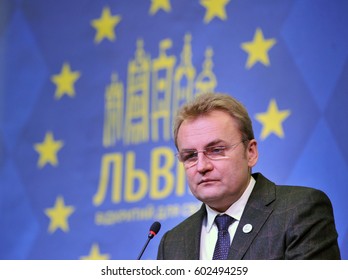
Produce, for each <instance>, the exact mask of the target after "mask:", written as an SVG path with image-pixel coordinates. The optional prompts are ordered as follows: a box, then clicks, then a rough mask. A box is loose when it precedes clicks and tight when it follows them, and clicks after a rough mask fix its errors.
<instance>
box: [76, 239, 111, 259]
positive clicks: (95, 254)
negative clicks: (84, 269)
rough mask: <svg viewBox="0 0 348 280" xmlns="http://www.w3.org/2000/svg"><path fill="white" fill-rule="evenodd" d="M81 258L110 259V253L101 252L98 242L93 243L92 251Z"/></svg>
mask: <svg viewBox="0 0 348 280" xmlns="http://www.w3.org/2000/svg"><path fill="white" fill-rule="evenodd" d="M80 259H81V260H109V259H110V255H109V254H103V255H101V254H100V249H99V245H98V244H97V243H93V245H92V248H91V251H90V252H89V255H88V256H82V257H81V258H80Z"/></svg>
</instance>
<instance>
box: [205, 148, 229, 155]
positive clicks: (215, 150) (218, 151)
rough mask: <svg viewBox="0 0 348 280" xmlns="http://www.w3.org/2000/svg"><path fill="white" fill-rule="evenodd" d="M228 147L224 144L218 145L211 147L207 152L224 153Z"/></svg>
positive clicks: (211, 153)
mask: <svg viewBox="0 0 348 280" xmlns="http://www.w3.org/2000/svg"><path fill="white" fill-rule="evenodd" d="M225 149H226V147H224V146H217V147H211V148H208V149H206V151H207V153H208V154H209V155H223V154H224V152H225Z"/></svg>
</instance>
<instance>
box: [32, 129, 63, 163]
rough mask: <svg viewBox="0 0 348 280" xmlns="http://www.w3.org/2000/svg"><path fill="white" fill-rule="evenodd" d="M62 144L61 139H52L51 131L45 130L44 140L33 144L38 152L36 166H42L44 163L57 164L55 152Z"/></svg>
mask: <svg viewBox="0 0 348 280" xmlns="http://www.w3.org/2000/svg"><path fill="white" fill-rule="evenodd" d="M63 145H64V142H63V141H54V138H53V134H52V132H47V133H46V135H45V139H44V141H43V142H42V143H37V144H35V145H34V149H35V150H36V151H37V152H38V153H39V161H38V166H39V167H40V168H42V167H43V166H45V165H46V163H50V164H51V165H53V166H57V165H58V160H57V153H58V151H59V150H60V149H61V148H62V147H63Z"/></svg>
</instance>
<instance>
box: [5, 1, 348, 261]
mask: <svg viewBox="0 0 348 280" xmlns="http://www.w3.org/2000/svg"><path fill="white" fill-rule="evenodd" d="M347 15H348V2H346V1H344V0H341V1H339V0H336V1H332V0H320V1H314V0H297V1H294V0H283V1H273V0H265V1H260V0H191V1H187V0H124V1H114V0H100V1H92V0H90V1H87V0H85V1H82V0H75V1H67V0H60V1H53V0H45V1H43V0H30V1H25V0H1V3H0V213H1V215H0V228H1V230H0V259H136V258H137V256H138V254H139V252H140V250H141V248H142V247H143V245H144V243H145V241H146V239H147V234H148V229H149V227H150V225H151V224H152V222H153V221H156V220H157V221H160V222H161V224H162V229H161V231H160V233H159V234H158V236H156V237H155V238H154V239H153V241H151V243H150V245H149V248H148V250H147V251H146V252H145V254H144V256H143V258H144V259H155V258H156V254H157V246H158V244H159V240H160V238H161V236H162V235H163V233H164V232H165V231H167V230H169V229H171V228H172V227H173V226H175V225H176V224H178V223H179V222H180V221H182V220H184V219H185V218H186V217H188V216H189V215H191V214H192V213H194V212H195V211H196V210H197V209H198V208H199V207H200V202H199V201H197V200H196V199H195V198H194V197H193V196H192V194H191V193H190V191H189V189H188V186H187V182H186V179H185V174H184V170H183V167H182V166H181V165H180V163H179V162H178V161H177V160H176V157H175V152H176V150H175V146H174V144H173V136H172V121H173V116H174V114H175V111H176V110H177V108H178V107H180V106H181V105H182V104H184V103H185V102H187V101H189V100H190V99H192V98H193V97H194V96H196V95H197V94H200V93H202V92H207V91H211V92H223V93H228V94H231V95H233V96H234V97H236V98H237V99H239V100H240V101H241V102H242V103H243V104H244V105H245V106H246V107H247V108H248V111H249V113H250V117H251V118H252V121H253V127H254V131H255V136H256V139H257V141H258V143H259V152H260V157H259V162H258V164H257V165H256V167H255V168H254V169H253V171H255V172H257V171H260V172H262V173H263V174H264V175H265V176H267V177H268V178H270V179H271V180H273V181H274V182H276V183H278V184H293V185H305V186H310V187H315V188H318V189H321V190H323V191H324V192H325V193H326V194H327V195H328V196H329V197H330V199H331V201H332V203H333V208H334V214H335V219H336V227H337V230H338V233H339V245H340V248H341V253H342V257H343V258H345V259H348V220H347V217H346V213H347V212H348V206H347V205H348V204H347V198H348V188H347V187H346V182H345V181H346V175H347V174H348V146H347V145H346V143H348V129H347V124H346V120H347V119H348V110H347V109H346V107H347V106H348V79H347V78H348V29H347V26H348V17H347Z"/></svg>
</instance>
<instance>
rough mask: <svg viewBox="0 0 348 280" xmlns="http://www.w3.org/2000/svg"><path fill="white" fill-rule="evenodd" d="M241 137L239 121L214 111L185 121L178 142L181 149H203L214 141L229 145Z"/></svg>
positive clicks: (226, 114) (180, 129)
mask: <svg viewBox="0 0 348 280" xmlns="http://www.w3.org/2000/svg"><path fill="white" fill-rule="evenodd" d="M240 135H241V133H240V130H239V127H238V124H237V121H236V120H235V119H234V118H233V117H232V116H230V115H229V114H228V113H226V112H223V111H213V112H210V113H209V114H205V115H202V116H199V117H197V118H194V119H188V120H185V121H183V123H182V124H181V126H180V128H179V131H178V137H177V140H178V141H177V142H178V147H179V148H180V149H186V148H187V149H188V148H196V147H197V148H198V147H199V148H202V147H205V146H206V145H209V144H210V143H212V142H214V141H215V142H216V141H221V142H226V143H229V142H231V141H233V140H237V139H238V137H240Z"/></svg>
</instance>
